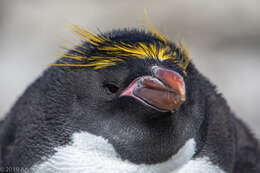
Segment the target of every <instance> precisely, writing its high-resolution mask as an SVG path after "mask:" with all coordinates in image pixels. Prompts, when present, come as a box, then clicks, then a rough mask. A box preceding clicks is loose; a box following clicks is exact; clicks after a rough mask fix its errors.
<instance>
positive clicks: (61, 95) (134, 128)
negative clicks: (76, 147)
mask: <svg viewBox="0 0 260 173" xmlns="http://www.w3.org/2000/svg"><path fill="white" fill-rule="evenodd" d="M75 31H76V32H77V33H78V34H79V35H80V36H81V37H82V38H83V39H84V42H83V43H82V44H81V45H78V46H76V47H75V48H74V49H71V50H69V51H68V52H67V53H65V54H64V55H63V56H62V57H61V59H60V60H59V61H57V62H56V64H53V66H52V67H50V68H49V69H47V70H46V71H45V72H44V74H43V75H42V76H41V77H40V78H39V79H38V80H37V81H36V82H35V83H34V84H32V85H31V86H30V87H29V88H28V89H27V91H26V92H25V94H24V95H23V96H22V97H21V98H20V99H19V101H18V102H17V104H16V106H15V107H14V108H13V109H12V110H11V112H10V115H12V117H13V121H15V123H17V125H15V126H16V127H15V129H16V130H15V131H16V132H15V133H16V136H18V137H19V136H20V138H19V139H14V143H15V145H16V146H13V147H12V151H10V152H9V153H8V155H11V156H12V158H14V159H12V161H10V163H15V164H17V165H29V166H32V165H34V164H35V163H39V162H41V161H42V160H43V158H50V157H51V156H52V155H54V154H55V153H56V152H57V148H58V147H61V146H67V145H72V143H73V135H74V134H77V133H81V132H86V133H88V134H91V135H94V136H97V137H102V138H103V139H105V140H106V141H107V142H108V143H109V144H111V145H112V146H113V148H114V150H115V152H116V155H117V157H118V158H120V159H122V160H127V161H129V162H131V163H134V164H148V165H150V164H157V163H162V162H165V161H167V160H169V159H170V158H171V157H173V156H174V155H176V154H177V153H178V152H179V151H180V149H181V148H182V147H183V146H184V145H185V143H186V142H187V141H188V140H189V139H194V140H195V141H196V150H198V149H199V146H200V145H202V143H203V136H204V135H201V134H202V133H204V132H202V131H201V128H202V126H203V122H204V118H205V117H204V112H205V109H206V108H205V107H204V106H202V105H203V104H204V102H205V98H204V94H203V92H204V91H203V88H201V85H200V82H201V81H200V80H201V78H200V74H199V73H198V72H197V71H196V69H195V68H194V66H193V64H192V63H190V62H189V60H188V55H187V52H186V51H185V49H184V48H183V46H182V45H181V44H177V43H173V42H170V41H168V40H166V39H165V38H164V37H162V36H161V35H159V34H158V33H156V32H154V31H151V32H147V31H140V30H115V31H112V32H109V33H105V34H100V35H94V34H91V33H89V32H87V31H85V30H82V29H81V28H78V27H76V28H75ZM205 88H206V87H205ZM19 111H20V112H21V114H22V115H19V113H18V112H19ZM21 136H23V137H21ZM82 142H83V143H84V141H82ZM86 143H87V142H86ZM13 145H14V144H13ZM17 146H19V147H17ZM193 154H194V153H193ZM66 157H73V156H66ZM8 158H9V157H8ZM26 158H30V159H26Z"/></svg>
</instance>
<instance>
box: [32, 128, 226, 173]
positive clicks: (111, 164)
mask: <svg viewBox="0 0 260 173" xmlns="http://www.w3.org/2000/svg"><path fill="white" fill-rule="evenodd" d="M55 150H56V153H55V154H54V155H53V156H51V157H50V158H48V159H42V160H43V161H41V163H37V164H35V165H34V166H33V167H32V168H31V169H30V173H225V172H224V171H223V170H222V169H220V168H219V167H218V166H216V165H213V164H212V163H211V162H210V160H209V158H207V157H203V158H198V159H195V160H192V156H193V155H194V154H195V151H196V142H195V140H194V139H193V138H192V139H189V140H187V141H186V143H185V144H184V145H183V147H182V148H180V149H179V151H178V152H177V153H176V154H175V155H173V156H172V157H171V158H170V159H169V160H167V161H165V162H163V163H158V164H153V165H148V164H134V163H132V162H129V161H127V160H122V159H120V157H119V156H118V155H117V153H116V151H115V149H114V147H113V146H112V145H111V144H110V143H109V142H108V140H106V139H104V138H103V137H101V136H95V135H93V134H90V133H88V132H78V133H75V134H73V136H72V143H71V144H69V145H66V146H60V147H57V148H55ZM140 154H142V153H140Z"/></svg>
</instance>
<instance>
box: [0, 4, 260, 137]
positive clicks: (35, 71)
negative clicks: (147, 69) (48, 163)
mask: <svg viewBox="0 0 260 173" xmlns="http://www.w3.org/2000/svg"><path fill="white" fill-rule="evenodd" d="M144 9H147V10H148V14H149V17H150V19H151V20H152V22H153V24H154V25H155V26H156V27H157V28H158V29H159V30H160V31H161V32H162V33H164V34H165V35H167V37H168V38H169V39H171V40H175V39H180V40H182V41H184V43H186V44H187V45H188V47H189V48H190V55H191V59H192V60H193V62H194V63H195V64H196V66H197V67H198V68H199V69H200V71H201V72H202V73H203V74H205V75H206V76H207V77H208V78H209V79H210V80H211V81H212V82H213V83H215V84H216V85H217V87H218V90H219V91H220V92H222V93H223V95H224V96H225V98H226V99H227V101H228V103H229V104H230V106H231V108H232V110H233V111H234V112H235V113H236V114H237V115H238V116H239V117H240V118H242V119H243V120H244V121H245V122H246V123H247V124H248V125H250V126H251V129H252V130H253V132H254V133H255V134H256V135H257V137H260V126H259V123H260V114H259V112H260V104H259V102H260V100H259V98H260V87H259V86H260V1H259V0H247V1H245V0H218V1H216V0H212V1H209V0H193V1H192V0H190V1H188V0H187V1H183V0H165V1H158V0H157V1H152V0H147V1H140V0H128V1H122V0H103V1H101V0H99V1H98V0H92V1H90V0H71V1H69V0H67V1H65V0H63V1H62V0H42V1H35V0H0V88H1V90H0V118H1V117H3V116H4V114H5V113H6V112H8V110H9V109H10V108H11V106H12V104H13V103H14V102H15V100H16V99H17V98H18V97H19V96H20V95H21V94H22V93H23V91H24V90H25V88H26V87H27V86H28V85H29V84H30V83H31V82H32V81H34V80H35V79H36V78H37V76H39V75H40V74H41V72H42V71H43V70H44V69H45V68H47V66H48V64H50V63H52V62H53V61H54V60H55V59H56V58H57V57H55V56H54V55H55V54H56V53H57V52H60V51H61V49H60V48H59V46H60V45H62V44H63V40H62V39H61V38H60V36H62V37H63V38H65V39H67V40H75V39H76V37H75V36H74V35H73V34H72V32H71V30H70V26H71V24H78V25H80V26H83V27H84V28H86V29H88V30H90V31H92V32H96V31H97V30H98V29H100V30H101V31H108V30H111V29H113V28H123V27H141V24H142V19H144ZM76 40H77V39H76Z"/></svg>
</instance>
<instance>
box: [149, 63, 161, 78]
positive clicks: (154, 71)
mask: <svg viewBox="0 0 260 173" xmlns="http://www.w3.org/2000/svg"><path fill="white" fill-rule="evenodd" d="M159 68H160V67H158V66H157V65H154V66H152V67H151V71H152V75H153V76H155V74H156V72H157V70H158V69H159Z"/></svg>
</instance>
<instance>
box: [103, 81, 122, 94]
mask: <svg viewBox="0 0 260 173" xmlns="http://www.w3.org/2000/svg"><path fill="white" fill-rule="evenodd" d="M104 87H105V88H106V89H107V90H108V91H109V92H110V93H112V94H115V93H116V92H117V91H118V90H119V87H118V86H116V85H114V84H110V83H108V84H105V85H104Z"/></svg>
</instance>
